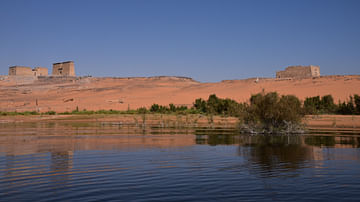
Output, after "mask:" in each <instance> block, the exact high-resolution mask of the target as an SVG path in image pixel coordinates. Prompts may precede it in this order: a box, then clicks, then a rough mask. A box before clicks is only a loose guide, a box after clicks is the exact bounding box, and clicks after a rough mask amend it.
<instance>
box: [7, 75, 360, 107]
mask: <svg viewBox="0 0 360 202" xmlns="http://www.w3.org/2000/svg"><path fill="white" fill-rule="evenodd" d="M357 86H360V76H359V75H354V76H325V77H319V78H307V79H287V80H281V79H264V78H261V79H256V78H253V79H245V80H227V81H222V82H217V83H200V82H197V81H194V80H193V79H191V78H186V77H167V76H159V77H130V78H116V77H104V78H99V77H37V78H36V77H10V76H2V77H0V111H40V112H46V111H50V110H54V111H57V112H64V111H72V110H74V109H76V108H77V107H78V108H79V109H80V110H83V109H87V110H99V109H107V110H109V109H116V110H127V109H129V108H130V109H136V108H139V107H149V106H151V105H152V104H154V103H157V104H161V105H168V104H170V103H173V104H175V105H185V106H189V107H190V106H192V103H193V102H194V100H195V99H197V98H203V99H207V98H208V96H209V95H210V94H216V95H217V96H218V97H221V98H231V99H235V100H237V101H240V102H245V101H247V100H248V99H249V97H250V96H251V95H252V94H255V93H258V92H261V91H262V90H265V91H267V92H270V91H277V92H278V93H280V94H292V95H296V96H297V97H299V98H300V99H305V98H306V97H310V96H317V95H320V96H323V95H327V94H331V95H332V96H333V97H334V100H336V101H338V100H346V99H348V98H349V96H350V95H353V94H360V88H357Z"/></svg>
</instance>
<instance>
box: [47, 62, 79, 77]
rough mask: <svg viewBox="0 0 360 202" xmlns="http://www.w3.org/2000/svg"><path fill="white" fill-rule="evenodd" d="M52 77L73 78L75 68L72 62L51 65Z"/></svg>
mask: <svg viewBox="0 0 360 202" xmlns="http://www.w3.org/2000/svg"><path fill="white" fill-rule="evenodd" d="M52 75H53V76H75V67H74V62H73V61H67V62H59V63H54V64H53V70H52Z"/></svg>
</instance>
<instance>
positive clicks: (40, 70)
mask: <svg viewBox="0 0 360 202" xmlns="http://www.w3.org/2000/svg"><path fill="white" fill-rule="evenodd" d="M32 71H33V73H34V76H47V75H48V74H49V73H48V68H46V67H35V68H34V69H33V70H32Z"/></svg>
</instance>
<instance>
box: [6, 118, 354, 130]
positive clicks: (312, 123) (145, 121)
mask: <svg viewBox="0 0 360 202" xmlns="http://www.w3.org/2000/svg"><path fill="white" fill-rule="evenodd" d="M69 122H70V123H85V122H87V123H89V122H90V123H95V122H97V123H103V124H115V125H135V126H140V127H144V126H153V127H163V128H167V127H175V128H177V127H178V128H191V127H206V128H223V129H236V128H237V127H238V119H237V118H236V117H222V116H209V115H202V114H187V115H176V114H157V113H154V114H91V115H16V116H0V125H1V124H14V123H69ZM302 123H303V124H305V129H306V130H308V131H309V132H312V131H315V132H324V133H326V132H329V133H334V132H335V133H336V132H339V133H354V134H360V115H307V116H305V117H304V119H303V121H302Z"/></svg>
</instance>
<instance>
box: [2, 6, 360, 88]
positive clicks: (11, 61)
mask: <svg viewBox="0 0 360 202" xmlns="http://www.w3.org/2000/svg"><path fill="white" fill-rule="evenodd" d="M67 60H73V61H74V62H75V68H76V73H77V75H92V76H116V77H128V76H160V75H174V76H187V77H192V78H194V79H196V80H198V81H202V82H216V81H220V80H226V79H243V78H248V77H274V76H275V72H276V71H277V70H281V69H283V68H285V67H286V66H289V65H310V64H312V65H320V68H321V73H322V74H323V75H331V74H341V75H342V74H360V1H358V0H354V1H351V0H337V1H332V0H323V1H321V0H309V1H306V0H301V1H300V0H299V1H292V0H273V1H272V0H264V1H255V0H249V1H241V0H234V1H230V0H218V1H215V0H178V1H175V0H162V1H160V0H143V1H141V0H129V1H121V0H114V1H112V0H102V1H101V0H98V1H92V0H83V1H81V0H69V1H68V0H58V1H55V0H44V1H37V0H31V1H30V0H23V1H19V0H1V1H0V75H7V73H8V67H9V66H13V65H23V66H31V67H35V66H44V67H48V68H49V70H50V71H51V68H52V63H55V62H61V61H67Z"/></svg>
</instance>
